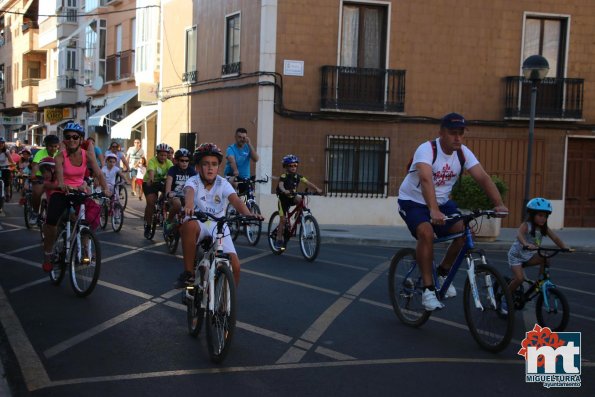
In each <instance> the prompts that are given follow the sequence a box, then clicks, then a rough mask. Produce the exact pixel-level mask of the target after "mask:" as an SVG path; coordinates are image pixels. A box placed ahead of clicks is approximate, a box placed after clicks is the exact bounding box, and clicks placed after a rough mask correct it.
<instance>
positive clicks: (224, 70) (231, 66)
mask: <svg viewBox="0 0 595 397" xmlns="http://www.w3.org/2000/svg"><path fill="white" fill-rule="evenodd" d="M240 66H241V62H235V63H228V64H225V65H222V66H221V75H223V76H227V75H238V74H240Z"/></svg>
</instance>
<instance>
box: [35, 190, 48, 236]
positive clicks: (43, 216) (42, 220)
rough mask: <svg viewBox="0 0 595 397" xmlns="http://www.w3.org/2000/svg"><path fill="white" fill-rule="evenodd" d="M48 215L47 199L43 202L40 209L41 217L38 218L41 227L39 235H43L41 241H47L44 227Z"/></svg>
mask: <svg viewBox="0 0 595 397" xmlns="http://www.w3.org/2000/svg"><path fill="white" fill-rule="evenodd" d="M47 215H48V201H47V199H42V200H41V207H39V217H38V218H37V224H38V225H39V233H40V234H41V241H42V242H43V240H44V239H45V233H44V232H43V227H44V225H45V220H46V218H47Z"/></svg>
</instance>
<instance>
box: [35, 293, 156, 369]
mask: <svg viewBox="0 0 595 397" xmlns="http://www.w3.org/2000/svg"><path fill="white" fill-rule="evenodd" d="M155 305H157V304H156V303H153V302H145V303H143V304H142V305H139V306H137V307H135V308H133V309H131V310H128V311H127V312H125V313H122V314H120V315H119V316H116V317H113V318H111V319H109V320H108V321H105V322H104V323H102V324H99V325H97V326H95V327H93V328H91V329H88V330H87V331H85V332H82V333H80V334H78V335H76V336H74V337H72V338H70V339H67V340H65V341H63V342H60V343H58V344H57V345H56V346H53V347H50V348H49V349H47V350H46V351H44V352H43V355H44V356H45V357H46V358H48V359H49V358H52V357H54V356H55V355H57V354H59V353H62V352H63V351H65V350H68V349H70V348H71V347H73V346H75V345H78V344H79V343H81V342H84V341H86V340H87V339H89V338H92V337H93V336H95V335H97V334H99V333H101V332H103V331H105V330H107V329H110V328H112V327H113V326H115V325H118V324H120V323H122V322H124V321H126V320H128V319H130V318H132V317H134V316H136V315H138V314H140V313H142V312H144V311H145V310H147V309H150V308H151V307H153V306H155Z"/></svg>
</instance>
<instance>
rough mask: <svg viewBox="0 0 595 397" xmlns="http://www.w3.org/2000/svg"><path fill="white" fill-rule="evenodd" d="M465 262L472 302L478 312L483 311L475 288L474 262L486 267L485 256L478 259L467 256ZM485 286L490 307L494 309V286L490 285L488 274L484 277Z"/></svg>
mask: <svg viewBox="0 0 595 397" xmlns="http://www.w3.org/2000/svg"><path fill="white" fill-rule="evenodd" d="M465 259H466V261H467V266H468V269H467V277H468V278H469V284H470V285H471V293H472V295H473V302H474V303H475V307H476V308H477V309H478V310H482V311H483V310H484V307H483V305H482V304H481V299H480V298H479V291H478V288H477V280H476V279H475V262H476V261H477V262H480V263H481V264H484V265H486V264H487V261H486V259H485V255H483V253H482V254H481V256H480V257H479V258H473V257H472V256H471V255H467V257H466V258H465ZM485 285H486V289H487V294H488V299H489V301H490V304H491V305H492V307H496V306H497V305H496V297H495V295H494V286H493V283H492V277H491V276H490V274H489V273H486V275H485Z"/></svg>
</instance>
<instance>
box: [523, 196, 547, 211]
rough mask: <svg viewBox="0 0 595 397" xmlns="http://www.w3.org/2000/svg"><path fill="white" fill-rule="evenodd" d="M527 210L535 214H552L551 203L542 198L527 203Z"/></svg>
mask: <svg viewBox="0 0 595 397" xmlns="http://www.w3.org/2000/svg"><path fill="white" fill-rule="evenodd" d="M527 210H529V211H535V212H547V213H548V214H551V213H552V203H550V202H549V200H547V199H544V198H542V197H535V198H533V199H531V200H529V202H528V203H527Z"/></svg>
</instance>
